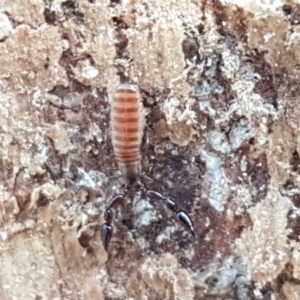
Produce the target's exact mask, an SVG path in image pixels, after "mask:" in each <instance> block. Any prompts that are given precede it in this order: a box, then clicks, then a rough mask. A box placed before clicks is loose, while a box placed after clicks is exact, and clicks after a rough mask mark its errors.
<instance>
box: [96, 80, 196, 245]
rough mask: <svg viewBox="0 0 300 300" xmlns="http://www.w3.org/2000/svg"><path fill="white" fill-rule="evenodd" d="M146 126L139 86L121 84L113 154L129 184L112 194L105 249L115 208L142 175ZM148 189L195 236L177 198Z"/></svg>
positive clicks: (115, 100) (113, 128) (113, 115)
mask: <svg viewBox="0 0 300 300" xmlns="http://www.w3.org/2000/svg"><path fill="white" fill-rule="evenodd" d="M144 127H145V116H144V107H143V103H142V101H141V96H140V94H139V92H138V90H137V89H136V88H135V86H134V85H132V84H127V83H126V84H125V83H123V84H121V85H119V87H118V88H117V91H116V93H115V95H114V98H113V99H112V103H111V112H110V130H111V139H112V145H113V150H114V154H115V157H116V160H117V163H118V166H119V168H120V170H121V172H122V174H123V177H124V180H125V182H126V184H127V187H126V189H125V192H124V194H119V195H116V196H115V197H113V199H112V200H111V201H110V203H109V205H108V207H107V208H106V210H105V213H104V220H105V223H104V224H103V225H102V226H101V239H102V243H103V246H104V248H105V250H107V248H108V245H109V242H110V239H111V237H112V235H113V226H112V219H113V212H112V208H114V207H116V206H118V205H120V204H122V203H123V201H124V199H125V196H126V195H127V193H128V190H130V189H132V188H133V186H134V184H135V183H136V182H139V179H140V160H141V150H140V148H141V143H142V138H143V132H144ZM147 193H148V194H149V195H154V196H156V197H159V198H161V199H162V200H165V201H166V206H167V207H168V208H169V209H170V210H171V211H173V212H174V213H175V214H176V217H177V220H178V221H179V222H180V223H181V224H182V225H183V226H184V227H185V228H187V230H189V231H190V232H191V234H192V235H193V236H195V230H194V225H193V222H192V220H191V219H190V217H189V215H188V214H187V213H186V212H184V211H183V210H178V208H177V204H176V202H175V201H173V200H171V199H169V198H166V197H164V196H162V195H161V194H160V193H158V192H156V191H153V190H148V191H147Z"/></svg>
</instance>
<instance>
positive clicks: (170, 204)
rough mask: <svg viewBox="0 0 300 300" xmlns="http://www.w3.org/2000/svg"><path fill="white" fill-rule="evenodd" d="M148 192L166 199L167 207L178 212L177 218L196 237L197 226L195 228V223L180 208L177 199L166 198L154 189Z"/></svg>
mask: <svg viewBox="0 0 300 300" xmlns="http://www.w3.org/2000/svg"><path fill="white" fill-rule="evenodd" d="M147 194H149V195H154V196H156V197H158V198H161V199H163V200H165V201H166V205H167V207H168V208H169V209H170V210H171V211H173V212H174V213H175V214H176V218H177V220H178V221H179V223H180V224H181V225H182V226H184V227H185V228H186V229H187V230H188V231H189V232H190V233H191V234H192V236H193V237H195V228H194V224H193V222H192V220H191V218H190V217H189V215H188V214H187V213H186V212H185V211H183V210H178V208H177V204H176V202H175V201H173V200H171V199H169V198H166V197H164V196H163V195H161V194H160V193H158V192H155V191H153V190H148V191H147Z"/></svg>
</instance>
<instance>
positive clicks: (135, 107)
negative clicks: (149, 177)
mask: <svg viewBox="0 0 300 300" xmlns="http://www.w3.org/2000/svg"><path fill="white" fill-rule="evenodd" d="M144 126H145V117H144V107H143V103H142V101H141V97H140V95H139V92H138V90H137V89H136V88H135V87H134V86H133V85H131V84H121V85H119V87H118V88H117V91H116V93H115V95H114V98H113V100H112V103H111V112H110V128H111V139H112V145H113V149H114V153H115V156H116V160H117V162H118V165H119V168H120V170H121V172H122V174H123V176H124V179H125V180H126V181H127V182H128V183H132V182H134V181H135V180H137V179H138V177H139V172H140V151H141V150H140V148H141V142H142V138H143V131H144Z"/></svg>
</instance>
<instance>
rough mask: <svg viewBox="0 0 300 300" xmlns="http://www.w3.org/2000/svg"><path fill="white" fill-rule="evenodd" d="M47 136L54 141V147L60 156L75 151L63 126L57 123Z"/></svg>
mask: <svg viewBox="0 0 300 300" xmlns="http://www.w3.org/2000/svg"><path fill="white" fill-rule="evenodd" d="M47 136H48V137H49V138H50V139H51V140H52V141H53V143H54V147H55V149H56V151H57V152H58V153H59V154H67V153H68V152H69V151H70V150H72V149H73V145H72V143H71V141H70V139H69V136H68V133H67V131H66V130H65V128H64V126H63V124H60V123H56V124H55V125H54V126H52V127H51V128H49V130H48V131H47Z"/></svg>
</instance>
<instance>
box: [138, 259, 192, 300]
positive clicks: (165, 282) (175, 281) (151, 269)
mask: <svg viewBox="0 0 300 300" xmlns="http://www.w3.org/2000/svg"><path fill="white" fill-rule="evenodd" d="M140 272H141V275H142V278H143V281H144V282H145V283H146V284H147V285H148V286H150V287H151V288H152V289H154V290H155V292H156V293H157V294H158V295H160V296H161V297H164V299H171V297H172V295H174V299H178V300H179V299H182V300H185V299H193V297H194V283H193V280H192V277H191V275H190V274H189V272H188V271H187V270H185V269H182V268H179V266H178V262H177V260H176V258H175V257H174V256H173V255H171V254H170V253H165V254H163V255H161V256H158V257H156V256H153V257H148V258H146V259H145V261H144V263H143V264H142V266H141V269H140Z"/></svg>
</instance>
